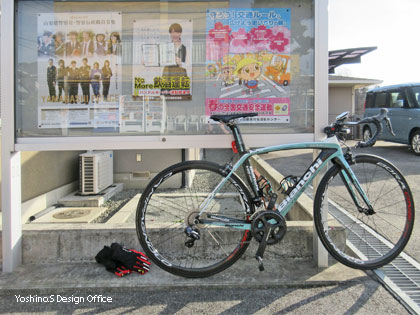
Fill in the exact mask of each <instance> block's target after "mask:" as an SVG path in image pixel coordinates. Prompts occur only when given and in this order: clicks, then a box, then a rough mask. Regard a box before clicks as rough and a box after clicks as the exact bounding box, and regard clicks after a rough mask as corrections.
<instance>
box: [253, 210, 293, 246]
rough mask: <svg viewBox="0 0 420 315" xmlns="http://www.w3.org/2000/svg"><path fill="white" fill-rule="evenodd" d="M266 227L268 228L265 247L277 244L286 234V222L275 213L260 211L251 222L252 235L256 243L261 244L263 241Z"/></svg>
mask: <svg viewBox="0 0 420 315" xmlns="http://www.w3.org/2000/svg"><path fill="white" fill-rule="evenodd" d="M267 227H269V228H270V235H269V236H268V239H267V245H274V244H277V243H278V242H280V241H281V240H282V239H283V237H284V235H285V234H286V230H287V225H286V220H285V219H284V218H283V216H282V215H281V214H279V213H278V212H277V211H270V210H268V211H261V212H260V213H259V214H258V215H257V216H256V217H255V218H254V220H253V221H252V226H251V230H252V235H253V236H254V238H255V239H256V240H257V242H258V243H261V241H262V240H263V239H264V232H265V230H266V228H267Z"/></svg>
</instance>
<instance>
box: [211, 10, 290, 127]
mask: <svg viewBox="0 0 420 315" xmlns="http://www.w3.org/2000/svg"><path fill="white" fill-rule="evenodd" d="M206 24H207V25H206V117H207V118H208V121H209V122H212V120H210V119H209V117H210V116H211V115H214V114H234V113H247V112H258V114H259V115H258V117H252V118H248V119H247V122H249V123H288V122H290V87H289V84H290V83H291V76H290V40H291V36H290V9H276V8H270V9H239V8H238V9H230V8H228V9H209V10H207V21H206Z"/></svg>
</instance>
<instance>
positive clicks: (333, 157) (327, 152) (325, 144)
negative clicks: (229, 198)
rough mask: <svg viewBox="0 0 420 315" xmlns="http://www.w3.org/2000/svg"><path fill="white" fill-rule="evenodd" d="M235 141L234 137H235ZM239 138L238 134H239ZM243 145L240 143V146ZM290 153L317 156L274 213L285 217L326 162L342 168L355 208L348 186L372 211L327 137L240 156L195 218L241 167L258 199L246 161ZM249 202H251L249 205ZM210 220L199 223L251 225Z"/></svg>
mask: <svg viewBox="0 0 420 315" xmlns="http://www.w3.org/2000/svg"><path fill="white" fill-rule="evenodd" d="M234 136H235V139H238V138H237V135H235V133H234ZM239 137H240V134H239ZM239 139H240V140H242V139H241V138H239ZM242 144H243V143H240V145H241V146H242ZM292 149H319V150H321V153H320V154H319V155H318V156H317V158H316V159H315V161H313V162H312V164H311V165H310V166H309V167H308V169H307V170H306V171H305V172H304V173H303V175H302V177H301V179H300V180H299V182H298V183H297V184H296V186H295V188H294V189H293V190H292V191H291V192H290V194H289V195H288V196H286V198H285V199H284V200H283V201H282V202H281V203H280V204H279V205H278V207H277V211H279V212H280V214H281V215H282V216H286V214H287V213H288V212H289V211H290V210H291V208H292V206H293V205H294V203H295V202H296V201H297V199H298V198H299V197H300V195H301V194H302V193H303V192H304V191H305V189H306V188H307V187H308V185H309V184H310V183H311V182H312V180H313V179H314V178H315V176H316V175H317V174H318V173H319V172H320V171H321V170H322V169H323V168H324V167H326V166H327V164H328V162H330V161H334V163H337V164H339V165H340V166H341V167H342V171H341V172H342V173H341V174H340V175H341V176H342V178H343V181H344V182H345V184H346V187H347V189H348V191H349V193H350V194H351V196H352V198H353V200H354V201H355V203H356V205H357V206H358V207H361V205H360V204H359V201H358V198H356V194H355V192H354V190H353V189H352V188H351V184H353V185H354V187H355V188H356V190H357V192H358V193H359V195H360V196H361V197H362V199H363V201H364V203H365V204H366V205H367V206H368V208H370V209H372V206H371V203H370V201H369V199H368V197H367V195H366V194H365V192H364V191H363V189H362V187H361V185H360V183H359V181H358V180H357V178H356V176H355V174H354V173H353V171H352V169H351V168H350V165H349V164H348V162H347V160H346V158H345V156H344V154H343V151H342V149H341V146H340V144H339V142H338V140H337V138H336V137H335V136H334V137H331V138H327V139H326V140H324V141H320V142H304V143H294V144H284V145H276V146H270V147H264V148H259V149H255V150H249V151H244V152H242V155H241V158H240V159H239V160H238V161H237V162H236V163H235V164H234V165H233V166H232V168H231V169H230V172H229V174H227V176H226V177H225V178H224V179H223V180H222V181H221V182H220V183H219V184H218V185H217V186H216V188H215V189H214V190H213V191H212V192H211V193H210V194H209V196H208V197H207V198H206V199H205V200H204V201H203V202H202V204H201V205H200V208H199V210H200V212H199V216H201V214H202V213H203V212H205V210H206V209H207V207H208V205H209V204H210V202H211V200H212V199H213V198H214V197H215V196H216V194H217V193H218V192H219V191H220V190H221V188H222V187H223V185H224V184H225V183H226V182H227V181H228V180H229V178H230V177H231V176H232V174H233V173H234V172H235V171H236V170H237V169H238V168H239V167H241V166H243V167H244V170H245V174H246V178H247V181H248V183H249V185H250V186H251V187H252V188H253V191H254V197H256V196H259V188H258V184H257V181H256V179H255V176H254V173H253V168H252V166H251V165H250V163H249V158H250V157H252V156H255V155H259V154H264V153H270V152H275V151H283V150H292ZM250 202H253V201H250ZM250 209H251V208H250V207H249V206H246V211H247V214H248V215H252V213H250V212H251V210H250ZM212 219H216V221H213V220H202V223H204V224H209V225H216V226H224V227H231V228H236V229H244V230H250V229H251V224H250V223H245V222H244V223H239V222H238V220H237V219H232V222H229V220H228V219H229V218H226V217H223V218H221V219H220V222H219V221H217V219H218V217H217V215H215V216H212Z"/></svg>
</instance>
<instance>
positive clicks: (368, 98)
mask: <svg viewBox="0 0 420 315" xmlns="http://www.w3.org/2000/svg"><path fill="white" fill-rule="evenodd" d="M374 96H375V94H373V93H367V94H366V101H365V102H366V105H365V107H366V108H373V107H375V103H374V100H375V97H374Z"/></svg>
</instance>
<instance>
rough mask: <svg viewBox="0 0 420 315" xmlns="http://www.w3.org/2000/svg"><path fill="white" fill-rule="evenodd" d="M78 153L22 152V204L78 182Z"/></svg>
mask: <svg viewBox="0 0 420 315" xmlns="http://www.w3.org/2000/svg"><path fill="white" fill-rule="evenodd" d="M79 153H80V152H74V151H65V152H56V151H52V152H22V164H21V165H22V202H25V201H27V200H29V199H32V198H34V197H37V196H39V195H42V194H44V193H47V192H49V191H51V190H53V189H56V188H58V187H61V186H63V185H66V184H69V183H71V182H73V181H75V180H78V179H79V163H78V155H79ZM0 160H1V146H0ZM0 180H1V175H0ZM0 201H1V196H0ZM41 210H42V209H41Z"/></svg>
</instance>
